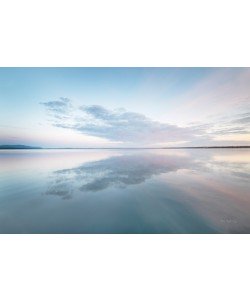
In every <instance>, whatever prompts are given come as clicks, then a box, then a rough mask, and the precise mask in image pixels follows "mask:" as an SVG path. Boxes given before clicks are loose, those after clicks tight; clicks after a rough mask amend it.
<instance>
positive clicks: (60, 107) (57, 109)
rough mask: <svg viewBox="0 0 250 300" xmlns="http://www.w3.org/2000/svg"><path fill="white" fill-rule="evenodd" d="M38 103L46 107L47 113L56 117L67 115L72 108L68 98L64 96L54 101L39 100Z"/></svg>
mask: <svg viewBox="0 0 250 300" xmlns="http://www.w3.org/2000/svg"><path fill="white" fill-rule="evenodd" d="M40 104H42V105H43V106H45V107H46V109H47V111H48V113H50V114H51V115H53V116H54V117H55V118H58V119H61V118H63V117H65V116H67V115H68V113H70V111H71V109H72V104H71V101H70V99H68V98H64V97H61V98H59V100H55V101H48V102H40Z"/></svg>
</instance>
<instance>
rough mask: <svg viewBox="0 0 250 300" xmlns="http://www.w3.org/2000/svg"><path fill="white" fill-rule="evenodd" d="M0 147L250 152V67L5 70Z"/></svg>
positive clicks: (0, 87)
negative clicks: (245, 147)
mask: <svg viewBox="0 0 250 300" xmlns="http://www.w3.org/2000/svg"><path fill="white" fill-rule="evenodd" d="M0 144H5V145H6V144H8V145H9V144H10V145H15V144H22V145H31V146H41V147H172V146H230V145H248V146H250V68H0Z"/></svg>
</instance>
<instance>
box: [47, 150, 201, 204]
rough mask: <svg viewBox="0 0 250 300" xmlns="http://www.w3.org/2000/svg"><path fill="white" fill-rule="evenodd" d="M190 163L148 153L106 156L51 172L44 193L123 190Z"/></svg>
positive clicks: (68, 195) (63, 194) (184, 158)
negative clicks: (77, 190) (46, 189)
mask: <svg viewBox="0 0 250 300" xmlns="http://www.w3.org/2000/svg"><path fill="white" fill-rule="evenodd" d="M191 163H192V160H191V159H190V157H187V156H165V155H162V154H161V155H160V154H152V153H151V154H149V153H147V154H144V153H141V154H134V155H132V154H130V155H123V156H115V157H110V158H108V159H103V160H99V161H92V162H89V163H85V164H82V165H80V166H78V167H75V168H69V169H63V170H57V171H55V172H54V174H53V176H52V177H51V182H50V183H49V188H48V191H47V194H48V195H57V196H59V197H62V198H64V199H69V198H71V197H72V194H73V191H74V190H75V189H76V188H77V189H79V190H80V191H82V192H86V191H91V192H98V191H102V190H104V189H107V188H109V187H112V186H113V187H117V188H125V187H126V186H128V185H138V184H140V183H143V182H145V181H146V180H148V179H150V178H151V177H152V176H153V175H159V174H162V173H167V172H175V171H177V170H179V169H185V168H190V167H191ZM197 164H198V163H197Z"/></svg>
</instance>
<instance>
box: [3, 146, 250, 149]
mask: <svg viewBox="0 0 250 300" xmlns="http://www.w3.org/2000/svg"><path fill="white" fill-rule="evenodd" d="M242 148H246V149H249V148H250V146H196V147H127V148H122V147H101V148H98V147H81V148H70V147H64V148H49V147H46V148H42V147H33V146H25V145H0V150H94V149H96V150H98V149H103V150H109V149H110V150H112V149H114V150H115V149H116V150H126V149H127V150H129V149H130V150H132V149H135V150H136V149H138V150H140V149H141V150H142V149H162V150H164V149H166V150H168V149H242Z"/></svg>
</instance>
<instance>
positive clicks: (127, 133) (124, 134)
mask: <svg viewBox="0 0 250 300" xmlns="http://www.w3.org/2000/svg"><path fill="white" fill-rule="evenodd" d="M42 104H43V105H44V106H45V107H46V108H47V110H48V112H49V113H50V115H53V116H54V121H53V125H54V126H56V127H60V128H68V129H72V130H75V131H77V132H80V133H83V134H86V135H90V136H95V137H100V138H105V139H108V140H110V141H115V142H117V141H118V142H129V143H140V144H142V143H146V144H152V143H159V142H163V141H164V142H175V141H176V142H178V141H185V140H190V139H192V138H194V137H195V135H197V134H201V132H202V131H203V130H201V129H200V128H198V127H194V126H193V127H183V128H182V127H178V126H176V125H171V124H166V123H160V122H157V121H153V120H151V119H150V118H147V117H146V116H144V115H143V114H140V113H136V112H130V111H127V110H125V109H117V110H109V109H107V108H105V107H103V106H100V105H90V106H85V105H83V106H80V107H78V108H74V109H73V105H72V104H71V101H70V100H69V99H68V98H60V100H58V101H49V102H43V103H42ZM68 113H71V115H70V118H69V120H68V121H67V120H66V121H65V120H64V119H65V116H67V117H68ZM61 120H62V121H61Z"/></svg>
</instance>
